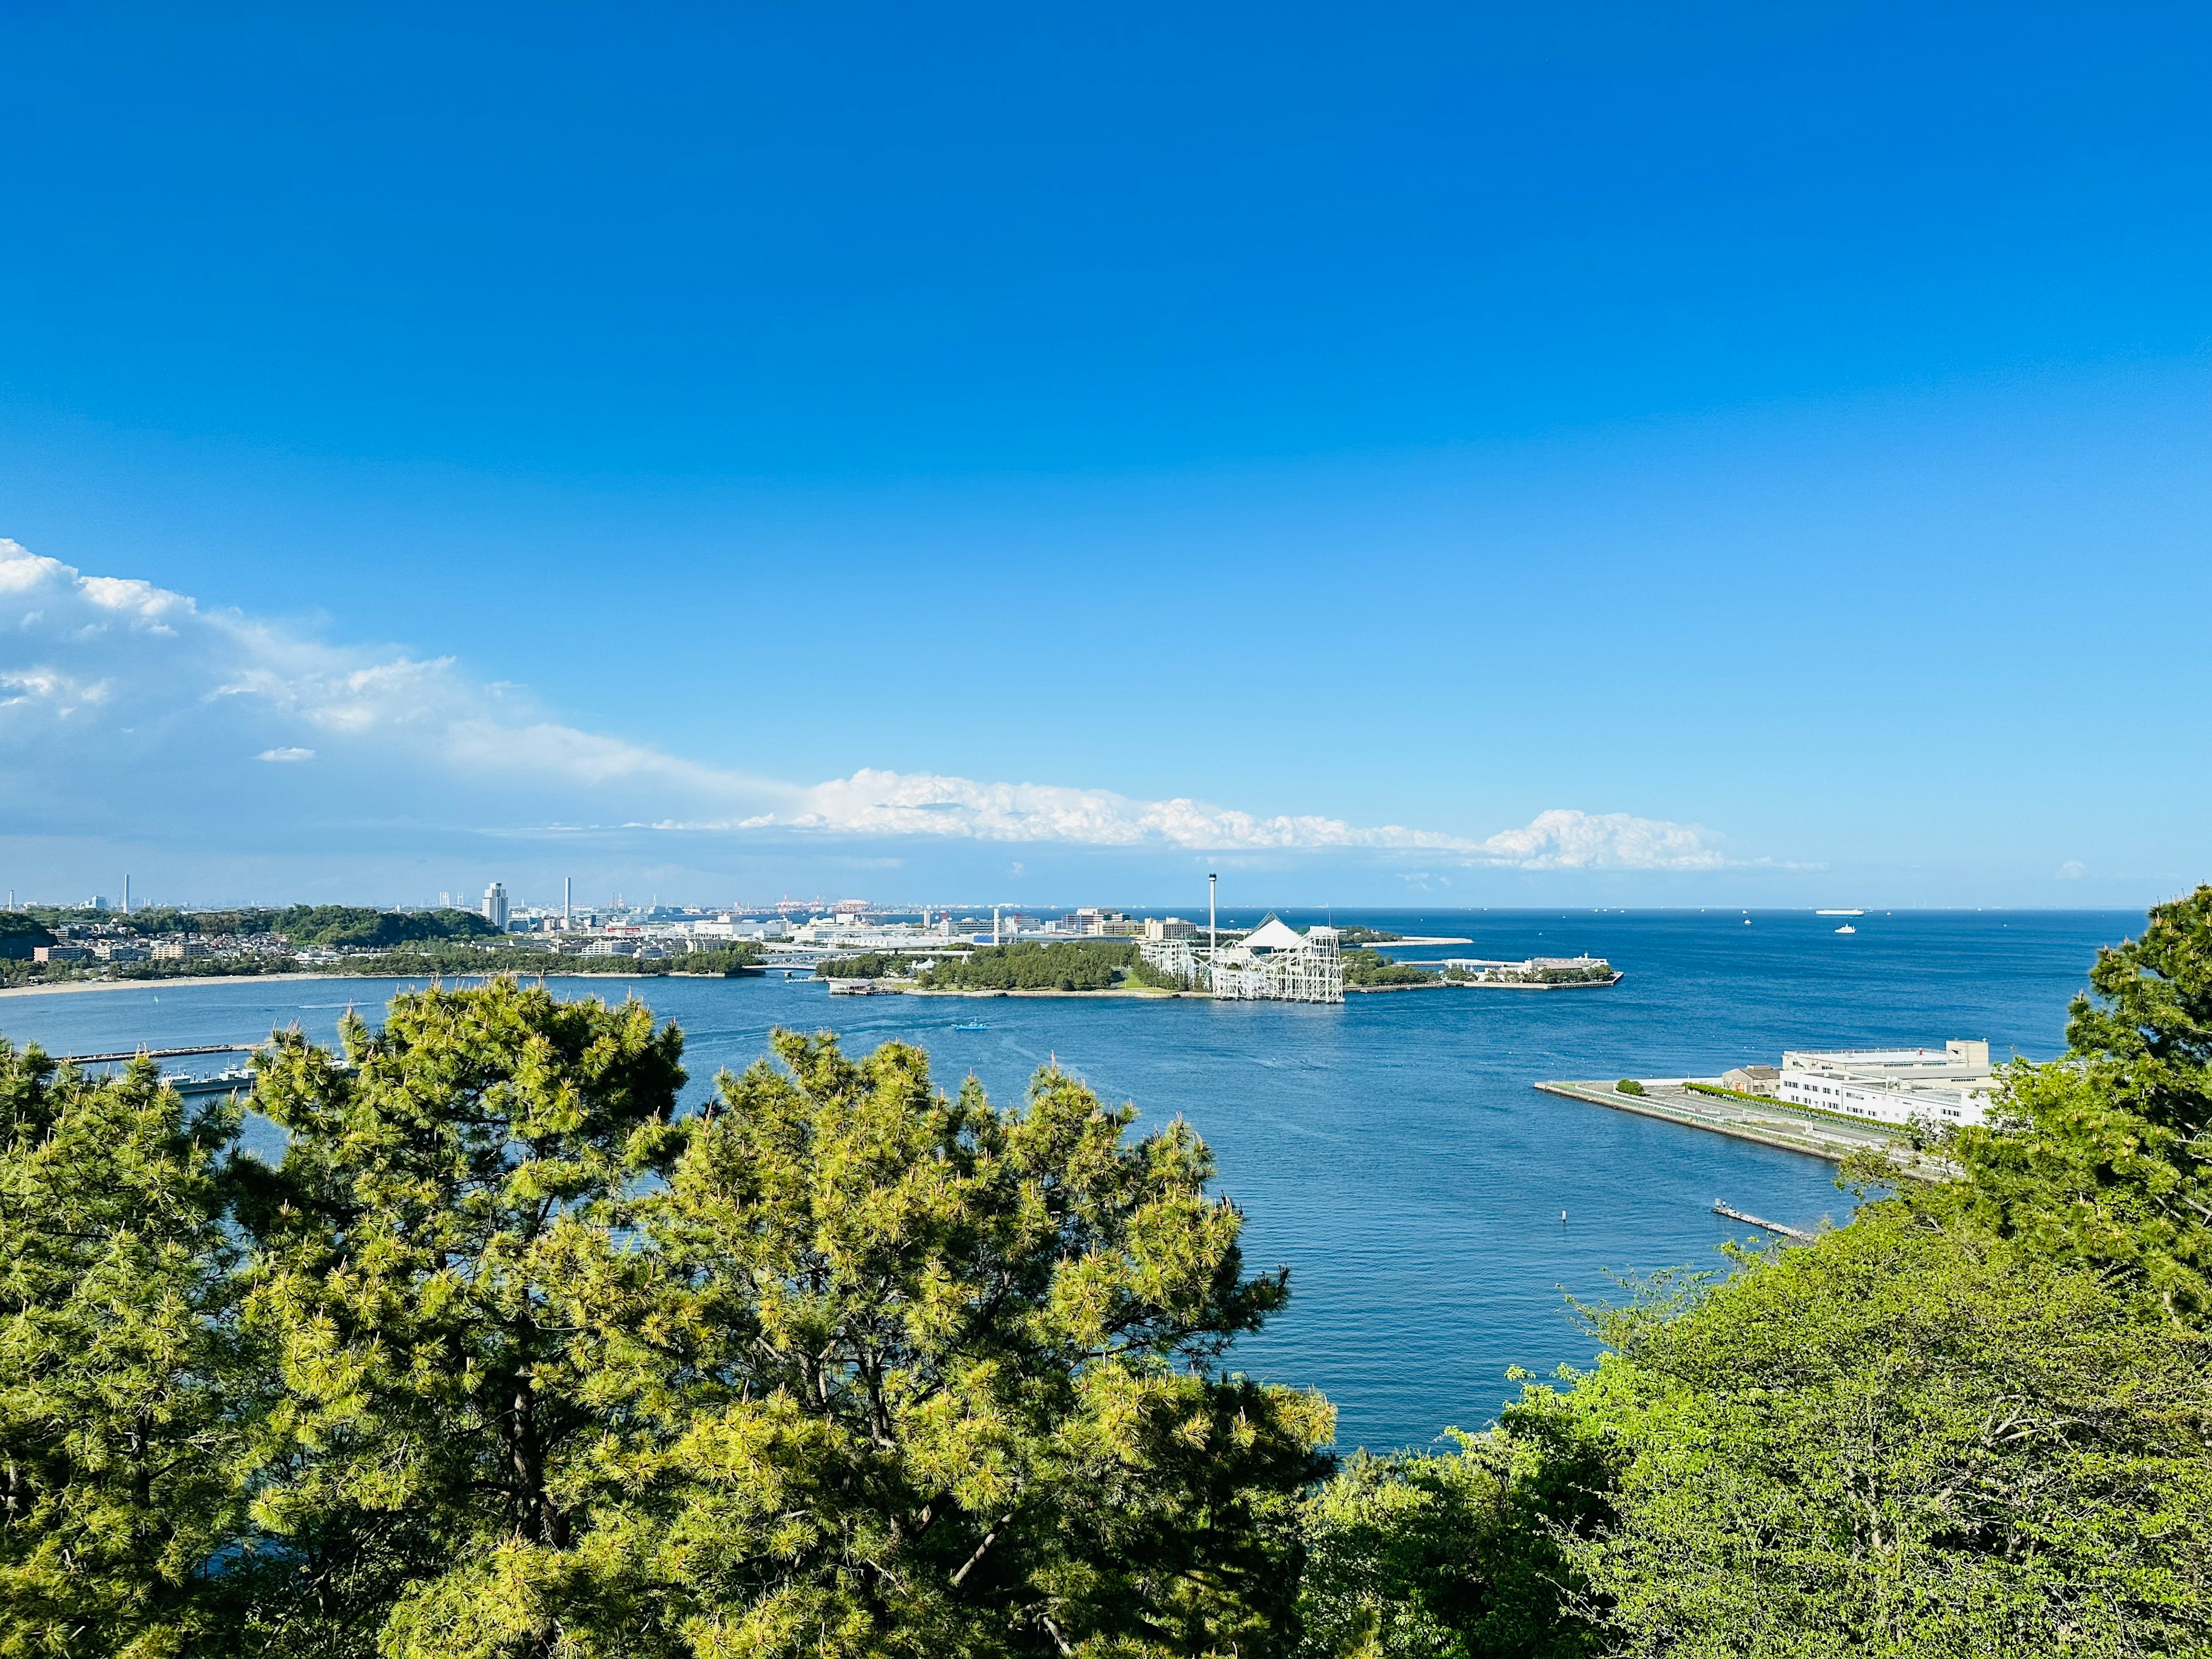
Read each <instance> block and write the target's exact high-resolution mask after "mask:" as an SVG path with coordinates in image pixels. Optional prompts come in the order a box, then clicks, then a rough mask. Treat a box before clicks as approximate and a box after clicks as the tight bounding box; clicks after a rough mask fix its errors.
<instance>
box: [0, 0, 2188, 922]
mask: <svg viewBox="0 0 2212 1659" xmlns="http://www.w3.org/2000/svg"><path fill="white" fill-rule="evenodd" d="M1785 10H1786V15H1785ZM2208 33H2212V31H2209V30H2208V27H2207V25H2206V23H2205V21H2204V20H2203V14H2202V13H2201V12H2200V11H2197V10H2195V9H2184V8H2178V7H2177V8H2170V9H2160V8H2154V7H2141V8H2130V9H2125V10H2124V11H2122V10H2119V9H2109V8H2087V7H2082V8H2040V7H2018V6H2013V7H2005V8H1990V9H1972V8H1966V7H1947V8H1940V9H1931V8H1906V7H1893V8H1854V7H1841V6H1838V7H1826V8H1820V9H1810V8H1807V9H1777V8H1741V9H1733V8H1723V7H1713V8H1676V9H1666V10H1664V11H1663V12H1662V11H1658V10H1655V9H1650V8H1643V7H1620V8H1596V7H1585V8H1552V9H1545V10H1544V12H1543V14H1542V15H1534V14H1532V13H1530V12H1529V11H1528V9H1522V8H1516V9H1470V8H1441V7H1440V8H1435V9H1420V8H1389V7H1382V8H1374V7H1370V8H1360V9H1358V10H1357V12H1356V13H1355V12H1352V11H1346V10H1345V9H1340V8H1336V9H1316V8H1297V7H1282V6H1271V7H1264V8H1262V7H1242V8H1240V7H1216V8H1207V9H1204V10H1203V12H1202V13H1201V12H1200V11H1199V10H1198V9H1192V8H1173V9H1171V8H1164V7H1158V8H1120V9H1110V10H1109V9H1104V8H1098V9H1090V10H1087V11H1085V10H1079V9H1059V10H1054V11H1049V12H1047V11H1044V10H1042V9H1036V8H1020V9H1016V8H1005V9H985V8H968V9H959V10H957V11H954V10H946V9H914V8H882V9H864V8H856V7H837V6H810V7H797V6H791V7H774V8H746V9H738V8H718V9H706V8H700V9H683V8H674V7H665V8H623V9H616V8H605V9H586V8H560V7H552V8H548V7H531V8H528V9H512V10H501V9H489V8H465V9H461V8H441V9H429V8H425V9H412V10H410V9H407V8H404V7H388V6H387V7H379V8H375V9H353V10H349V9H343V8H339V7H328V8H319V9H313V11H312V13H311V14H308V13H307V9H298V12H297V13H295V12H294V11H287V10H283V9H273V8H272V9H236V10H225V9H222V8H192V9H185V8H154V7H146V8H138V9H131V8H105V7H97V6H80V7H69V8H52V9H44V10H41V11H38V12H35V13H34V12H32V11H29V10H28V9H18V10H15V11H14V12H11V13H10V14H9V15H7V17H6V18H5V19H0V40H4V45H5V59H6V62H7V63H8V64H9V82H8V92H9V145H8V150H9V156H8V159H7V161H5V162H4V163H0V211H4V214H5V221H4V222H5V223H6V224H7V226H8V228H9V237H8V241H9V250H10V251H9V254H8V256H7V257H6V258H5V259H3V260H0V536H4V537H6V538H10V540H11V542H12V544H14V547H15V549H17V551H15V552H4V550H0V553H4V556H0V790H4V793H5V795H6V798H7V799H8V800H9V808H8V811H6V814H5V816H4V817H0V866H4V867H3V868H0V885H4V886H7V887H10V888H14V889H15V890H19V891H21V892H24V893H28V894H35V895H38V896H44V897H67V896H81V894H80V892H79V890H83V891H91V890H100V891H103V892H104V891H110V890H112V889H113V888H114V887H115V886H117V885H118V884H119V880H120V874H121V872H122V871H124V870H125V869H127V870H129V871H131V872H132V874H133V878H134V884H135V887H136V889H137V891H139V892H141V893H147V892H151V893H153V894H154V895H155V896H157V897H159V896H173V897H179V898H196V899H205V900H216V899H231V898H279V897H286V896H294V895H312V896H319V897H332V898H358V899H374V900H380V901H387V902H388V901H392V900H398V899H407V900H416V901H421V900H426V899H428V898H429V897H431V896H435V892H436V890H440V889H451V888H456V887H464V886H466V887H481V885H482V884H483V881H485V880H487V879H489V878H490V877H492V876H494V875H499V876H501V877H503V878H505V879H507V882H508V884H509V885H510V887H512V888H513V889H515V890H517V891H518V892H519V893H520V894H521V895H522V896H526V897H529V896H548V895H550V893H551V891H552V890H554V888H555V887H556V885H557V880H558V878H559V876H560V875H562V874H573V875H574V876H575V878H577V880H578V883H579V886H580V890H584V891H588V892H591V893H592V894H594V895H596V894H598V893H599V892H600V891H601V890H611V889H617V888H619V889H621V890H623V891H624V892H626V893H628V894H629V895H631V896H638V895H640V894H641V893H646V892H655V891H657V892H659V893H660V894H661V895H662V896H666V897H681V898H685V899H694V900H701V901H704V900H709V899H714V900H720V899H727V898H733V897H763V896H766V897H773V896H777V895H778V894H780V893H784V892H791V893H795V894H809V895H811V894H813V893H816V892H821V893H828V894H842V893H860V894H866V895H870V896H878V897H884V898H902V899H918V898H928V897H940V898H953V899H960V900H974V901H981V902H988V901H990V900H993V899H1010V900H1013V901H1016V902H1022V901H1028V902H1037V903H1048V902H1089V901H1092V900H1098V899H1103V900H1107V901H1109V902H1130V903H1173V902H1186V903H1187V902H1189V898H1190V896H1191V895H1192V894H1193V893H1194V891H1197V890H1202V882H1201V881H1200V877H1201V875H1202V872H1204V871H1205V870H1206V869H1208V868H1215V867H1221V868H1225V870H1228V871H1232V872H1235V879H1236V880H1237V883H1238V884H1239V890H1240V892H1241V893H1242V894H1243V895H1244V896H1248V897H1249V899H1250V900H1252V901H1254V902H1285V903H1321V902H1343V903H1353V902H1363V903H1386V902H1423V903H1438V902H1465V903H1472V904H1481V903H1523V902H1526V903H1548V902H1553V901H1555V900H1556V901H1558V902H1577V903H1581V902H1594V903H1705V902H1745V903H1795V902H1867V903H1881V904H1907V903H1935V904H1942V903H1957V904H1981V903H2021V904H2084V905H2087V904H2101V903H2123V904H2133V903H2136V902H2142V901H2144V900H2147V899H2149V898H2154V897H2156V896H2160V895H2162V894H2166V893H2168V892H2172V891H2175V890H2180V889H2183V888H2185V887H2186V886H2188V885H2190V884H2192V883H2193V882H2194V881H2195V880H2197V879H2198V878H2203V877H2206V876H2207V875H2208V874H2212V856H2208V853H2212V848H2208V839H2212V838H2209V837H2208V835H2207V830H2206V827H2205V826H2206V825H2207V824H2208V823H2212V766H2208V764H2207V762H2208V759H2212V741H2209V740H2212V696H2208V690H2207V688H2208V686H2212V673H2208V672H2207V671H2206V669H2205V666H2204V656H2205V651H2204V647H2203V643H2202V640H2203V617H2204V616H2205V614H2206V611H2207V600H2208V599H2212V592H2208V590H2212V576H2208V574H2207V568H2208V565H2207V560H2206V557H2205V553H2206V544H2207V540H2208V534H2207V532H2208V530H2212V483H2208V480H2207V476H2206V467H2205V465H2204V462H2205V457H2206V455H2207V453H2208V442H2207V441H2208V439H2212V398H2208V393H2212V201H2208V199H2207V197H2208V195H2212V185H2208V180H2212V166H2208V163H2212V104H2208V101H2207V100H2205V99H2204V98H2203V95H2202V88H2203V85H2204V83H2205V74H2206V70H2207V69H2208V67H2212V64H2208V58H2212V53H2208V51H2207V46H2208V38H2207V37H2208ZM262 757H280V758H268V759H264V758H262Z"/></svg>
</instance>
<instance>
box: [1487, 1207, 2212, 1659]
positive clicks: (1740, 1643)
mask: <svg viewBox="0 0 2212 1659" xmlns="http://www.w3.org/2000/svg"><path fill="white" fill-rule="evenodd" d="M1601 1330H1602V1333H1603V1334H1604V1335H1605V1336H1606V1338H1607V1340H1608V1341H1609V1342H1610V1343H1612V1344H1613V1347H1614V1349H1615V1350H1616V1352H1615V1353H1614V1354H1613V1355H1610V1356H1608V1357H1607V1358H1605V1359H1604V1360H1603V1361H1601V1364H1600V1365H1599V1367H1598V1370H1596V1372H1595V1373H1594V1374H1593V1375H1591V1376H1589V1377H1587V1378H1585V1379H1584V1380H1583V1382H1582V1383H1580V1384H1579V1385H1577V1387H1575V1388H1573V1389H1571V1390H1567V1391H1565V1392H1564V1393H1562V1392H1555V1391H1553V1390H1550V1389H1532V1390H1530V1391H1529V1392H1528V1397H1527V1398H1526V1399H1525V1400H1524V1401H1523V1403H1522V1405H1521V1406H1519V1407H1516V1408H1515V1409H1514V1410H1513V1411H1512V1412H1511V1413H1509V1414H1508V1419H1507V1422H1508V1427H1509V1432H1511V1433H1514V1434H1516V1435H1520V1434H1523V1433H1525V1432H1526V1431H1527V1429H1528V1425H1530V1424H1531V1423H1532V1422H1534V1423H1541V1424H1543V1425H1545V1427H1546V1429H1547V1432H1548V1434H1549V1436H1550V1437H1551V1439H1552V1440H1553V1443H1567V1444H1581V1445H1583V1446H1585V1447H1589V1448H1591V1449H1602V1450H1603V1451H1604V1452H1605V1453H1606V1454H1607V1455H1608V1456H1610V1457H1612V1458H1613V1459H1614V1460H1616V1462H1617V1467H1618V1469H1619V1473H1618V1474H1617V1477H1616V1478H1615V1479H1614V1480H1613V1481H1612V1483H1611V1484H1610V1486H1609V1487H1608V1490H1607V1498H1608V1500H1609V1502H1610V1504H1611V1505H1612V1507H1613V1510H1614V1512H1615V1513H1614V1517H1613V1520H1612V1521H1611V1522H1609V1523H1608V1524H1607V1526H1606V1527H1604V1528H1602V1529H1601V1531H1599V1532H1597V1533H1596V1534H1594V1535H1587V1536H1583V1537H1579V1538H1577V1539H1576V1540H1574V1541H1572V1542H1571V1544H1570V1546H1569V1547H1568V1555H1569V1558H1570V1559H1571V1562H1572V1564H1573V1565H1574V1567H1575V1568H1576V1570H1577V1572H1578V1573H1579V1575H1580V1578H1581V1586H1582V1587H1581V1590H1580V1592H1579V1595H1578V1596H1577V1601H1578V1602H1579V1605H1580V1607H1581V1608H1582V1610H1583V1612H1584V1613H1587V1614H1589V1615H1590V1616H1593V1617H1601V1618H1602V1620H1603V1621H1604V1624H1605V1626H1606V1628H1607V1634H1608V1640H1609V1645H1610V1648H1611V1650H1612V1651H1614V1652H1617V1653H1621V1654H1630V1655H1643V1654H1648V1655H1659V1654H1667V1655H1669V1656H1712V1659H1720V1656H1738V1655H1741V1656H1746V1659H1748V1656H1753V1655H1759V1656H1771V1659H1787V1656H1796V1655H1803V1656H1814V1655H1820V1656H1842V1655H1846V1654H1864V1655H1869V1656H1874V1655H1880V1656H1888V1655H1897V1656H1907V1655H1914V1656H1917V1655H1923V1654H1924V1655H1936V1654H1991V1655H1996V1654H2011V1653H2052V1652H2058V1651H2062V1650H2063V1651H2067V1652H2075V1653H2113V1654H2118V1653H2135V1652H2177V1651H2203V1650H2204V1646H2205V1644H2206V1643H2207V1642H2208V1640H2212V1460H2208V1457H2207V1455H2206V1445H2207V1437H2208V1435H2212V1374H2209V1373H2208V1360H2212V1354H2208V1352H2207V1344H2206V1342H2205V1340H2204V1339H2203V1338H2202V1337H2199V1336H2197V1335H2196V1334H2191V1333H2186V1332H2182V1331H2179V1330H2177V1329H2176V1328H2173V1327H2172V1326H2170V1325H2167V1324H2165V1323H2163V1322H2147V1321H2144V1320H2142V1319H2141V1318H2139V1317H2137V1316H2136V1314H2135V1312H2134V1310H2132V1309H2131V1307H2130V1304H2129V1302H2128V1299H2127V1298H2126V1297H2124V1296H2121V1295H2118V1294H2116V1293H2115V1292H2114V1291H2112V1289H2111V1288H2110V1287H2109V1286H2107V1285H2103V1284H2102V1283H2100V1281H2099V1280H2098V1279H2095V1278H2094V1277H2093V1276H2092V1275H2089V1274H2087V1273H2079V1272H2075V1271H2072V1270H2069V1269H2067V1268H2065V1267H2060V1266H2057V1265H2056V1264H2053V1263H2051V1262H2050V1261H2045V1260H2044V1259H2042V1258H2040V1257H2039V1256H2038V1255H2035V1254H2033V1252H2032V1251H2027V1250H2022V1249H2018V1248H2016V1247H2015V1246H2012V1245H2009V1244H2005V1243H1998V1242H1996V1241H1989V1240H1980V1241H1977V1240H1974V1239H1971V1238H1966V1237H1960V1236H1957V1235H1949V1234H1945V1233H1942V1232H1940V1231H1936V1230H1934V1229H1930V1228H1929V1227H1927V1226H1925V1225H1921V1224H1920V1223H1918V1222H1917V1221H1916V1220H1915V1219H1914V1218H1912V1217H1911V1216H1910V1214H1909V1213H1907V1212H1904V1211H1903V1210H1902V1209H1900V1208H1899V1207H1897V1206H1877V1208H1876V1210H1875V1212H1873V1213H1872V1214H1870V1215H1868V1216H1865V1217H1863V1218H1861V1219H1860V1220H1859V1221H1858V1222H1857V1224H1856V1225H1853V1226H1850V1227H1849V1228H1845V1229H1844V1230H1842V1231H1837V1232H1832V1233H1828V1234H1826V1235H1824V1236H1823V1237H1821V1238H1820V1241H1819V1242H1818V1243H1815V1244H1814V1245H1813V1246H1811V1247H1809V1248H1806V1249H1785V1250H1782V1251H1780V1252H1778V1254H1777V1255H1775V1256H1774V1257H1773V1259H1771V1261H1765V1262H1762V1263H1760V1264H1759V1265H1757V1266H1754V1267H1751V1268H1750V1269H1749V1270H1748V1271H1746V1272H1744V1273H1741V1274H1740V1275H1739V1276H1738V1277H1737V1278H1735V1279H1733V1280H1731V1281H1730V1282H1729V1283H1728V1284H1727V1285H1723V1286H1722V1287H1720V1288H1718V1289H1717V1290H1716V1291H1713V1292H1712V1293H1711V1295H1710V1296H1708V1297H1705V1298H1704V1299H1703V1300H1701V1301H1699V1302H1697V1303H1695V1304H1694V1305H1692V1307H1691V1308H1690V1309H1689V1310H1688V1311H1686V1312H1685V1313H1681V1314H1680V1315H1679V1316H1668V1313H1667V1312H1666V1311H1665V1310H1661V1311H1659V1312H1656V1313H1655V1312H1653V1311H1650V1310H1636V1309H1631V1310H1623V1311H1619V1312H1616V1313H1613V1314H1612V1315H1610V1316H1607V1317H1606V1318H1604V1319H1603V1320H1602V1322H1601Z"/></svg>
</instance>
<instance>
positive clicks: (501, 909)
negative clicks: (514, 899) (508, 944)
mask: <svg viewBox="0 0 2212 1659" xmlns="http://www.w3.org/2000/svg"><path fill="white" fill-rule="evenodd" d="M483 919H484V920H485V921H488V922H489V923H490V924H491V925H492V926H493V927H496V928H498V929H499V930H500V932H501V933H505V932H506V931H507V889H506V887H505V886H504V885H503V884H501V883H499V882H494V883H492V884H491V885H490V886H489V887H487V888H485V889H484V896H483Z"/></svg>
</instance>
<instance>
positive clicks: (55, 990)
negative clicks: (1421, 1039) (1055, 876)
mask: <svg viewBox="0 0 2212 1659" xmlns="http://www.w3.org/2000/svg"><path fill="white" fill-rule="evenodd" d="M501 973H506V974H510V975H513V976H514V977H515V978H517V979H607V980H622V981H635V980H641V979H727V978H729V977H731V976H730V975H726V974H552V973H525V972H522V971H521V970H520V969H512V968H509V969H490V970H487V971H485V972H483V973H458V974H443V975H441V974H435V973H428V974H319V973H309V972H307V971H304V970H303V971H301V972H300V973H296V974H178V975H174V976H173V977H167V978H162V979H72V980H64V981H61V982H60V983H58V984H54V985H0V997H52V996H61V995H64V994H68V993H70V992H76V991H149V990H150V991H159V990H163V989H172V990H173V989H174V988H175V987H178V986H180V985H283V984H292V983H297V982H298V981H302V980H311V979H341V980H343V979H355V980H380V979H381V980H406V981H415V980H433V979H452V980H463V979H495V978H497V977H498V976H499V975H500V974H501ZM741 977H744V978H747V979H752V978H757V977H758V975H751V974H748V975H741ZM1054 994H1055V995H1057V994H1060V993H1054ZM1074 994H1076V995H1082V994H1083V993H1080V992H1078V993H1074Z"/></svg>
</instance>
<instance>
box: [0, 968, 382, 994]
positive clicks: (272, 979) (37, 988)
mask: <svg viewBox="0 0 2212 1659" xmlns="http://www.w3.org/2000/svg"><path fill="white" fill-rule="evenodd" d="M364 977H366V975H361V974H309V973H299V974H179V975H176V976H175V977H174V978H171V979H72V980H64V981H61V982H60V983H59V984H57V985H0V997H58V996H63V995H65V994H68V993H70V992H72V991H145V990H159V989H161V987H163V986H165V985H167V986H175V985H249V984H250V985H274V984H276V983H278V982H280V981H298V980H303V979H361V978H364Z"/></svg>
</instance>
